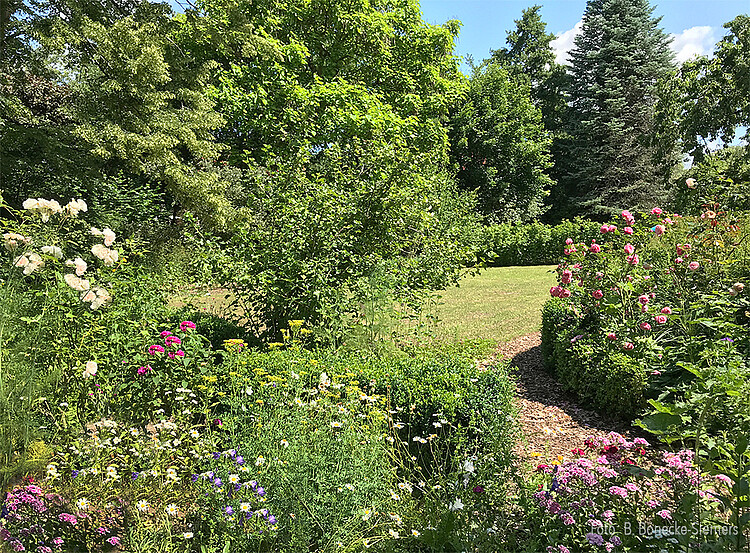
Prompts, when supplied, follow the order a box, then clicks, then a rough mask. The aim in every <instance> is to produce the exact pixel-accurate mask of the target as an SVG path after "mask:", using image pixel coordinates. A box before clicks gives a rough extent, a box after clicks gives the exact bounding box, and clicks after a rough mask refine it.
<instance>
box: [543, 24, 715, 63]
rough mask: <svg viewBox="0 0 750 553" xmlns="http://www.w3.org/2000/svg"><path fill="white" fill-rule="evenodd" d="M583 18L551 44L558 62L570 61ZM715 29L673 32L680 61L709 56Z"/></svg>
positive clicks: (702, 27) (691, 29) (691, 28)
mask: <svg viewBox="0 0 750 553" xmlns="http://www.w3.org/2000/svg"><path fill="white" fill-rule="evenodd" d="M582 26H583V20H580V21H578V23H576V24H575V25H574V26H573V28H572V29H568V30H567V31H564V32H562V33H558V34H557V38H555V39H554V40H553V41H552V42H551V43H550V45H551V46H552V49H553V50H554V52H555V60H556V61H557V63H563V64H564V63H568V61H569V60H568V52H570V51H571V50H572V49H573V47H574V46H575V44H574V42H573V41H574V40H575V37H576V35H578V34H579V33H580V32H581V27H582ZM714 31H715V29H714V28H713V27H709V26H697V27H690V28H689V29H685V30H684V31H682V32H681V33H680V34H672V35H670V36H671V37H672V45H671V47H672V50H673V51H674V53H675V57H676V58H677V62H678V63H682V62H684V61H685V60H688V59H690V58H692V57H693V56H708V55H710V54H711V52H712V51H713V49H714V46H715V45H716V40H717V39H716V36H715V34H714Z"/></svg>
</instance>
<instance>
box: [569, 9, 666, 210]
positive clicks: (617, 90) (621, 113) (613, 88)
mask: <svg viewBox="0 0 750 553" xmlns="http://www.w3.org/2000/svg"><path fill="white" fill-rule="evenodd" d="M652 14H653V8H652V7H651V6H649V2H648V0H589V2H588V4H587V6H586V11H585V13H584V16H583V26H582V29H581V33H580V35H578V36H577V37H576V40H575V48H574V49H573V50H572V51H571V53H570V57H571V69H570V72H571V76H572V80H571V89H570V108H571V120H570V122H569V134H570V139H569V142H568V144H567V148H566V149H567V157H568V159H569V160H572V164H571V165H570V167H569V168H568V170H567V173H566V175H565V176H564V178H563V179H562V180H563V186H564V188H565V191H566V194H567V197H568V201H569V206H568V207H569V210H568V212H567V213H566V215H573V214H582V215H587V216H591V217H595V218H606V217H608V216H610V215H611V214H613V213H616V212H618V211H619V210H621V209H624V208H626V207H627V208H636V209H637V208H639V207H640V208H645V207H648V206H651V205H652V204H653V203H654V202H655V201H658V200H659V199H660V197H661V195H662V194H663V191H664V180H665V179H664V177H663V175H661V174H660V171H659V170H658V164H657V162H656V160H655V153H656V151H657V148H656V146H654V145H653V144H652V143H651V141H650V134H651V133H652V131H653V127H654V106H655V104H656V100H657V90H656V87H657V83H658V81H659V80H660V79H662V78H664V77H666V76H668V75H669V74H670V73H671V72H672V71H673V70H674V61H673V54H672V52H671V51H670V49H669V42H670V39H669V37H668V36H667V35H666V34H665V33H664V31H663V30H662V29H661V28H659V21H660V18H654V17H653V15H652Z"/></svg>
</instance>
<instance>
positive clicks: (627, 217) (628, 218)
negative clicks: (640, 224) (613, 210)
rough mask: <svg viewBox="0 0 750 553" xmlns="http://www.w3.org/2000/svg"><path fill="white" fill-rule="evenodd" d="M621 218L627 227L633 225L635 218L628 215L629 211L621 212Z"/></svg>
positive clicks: (630, 214)
mask: <svg viewBox="0 0 750 553" xmlns="http://www.w3.org/2000/svg"><path fill="white" fill-rule="evenodd" d="M622 218H623V219H625V221H626V222H627V223H628V224H629V225H632V224H633V223H635V217H633V214H632V213H630V211H628V210H627V209H626V210H625V211H623V212H622Z"/></svg>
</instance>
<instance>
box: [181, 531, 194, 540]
mask: <svg viewBox="0 0 750 553" xmlns="http://www.w3.org/2000/svg"><path fill="white" fill-rule="evenodd" d="M182 537H183V538H184V539H186V540H189V539H190V538H192V537H193V533H192V532H185V533H184V534H182Z"/></svg>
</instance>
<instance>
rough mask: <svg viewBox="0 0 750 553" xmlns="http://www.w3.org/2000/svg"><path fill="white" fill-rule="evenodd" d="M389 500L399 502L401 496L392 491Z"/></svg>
mask: <svg viewBox="0 0 750 553" xmlns="http://www.w3.org/2000/svg"><path fill="white" fill-rule="evenodd" d="M391 499H393V500H394V501H399V500H400V499H401V496H400V495H398V494H397V493H396V492H394V491H393V490H391Z"/></svg>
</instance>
